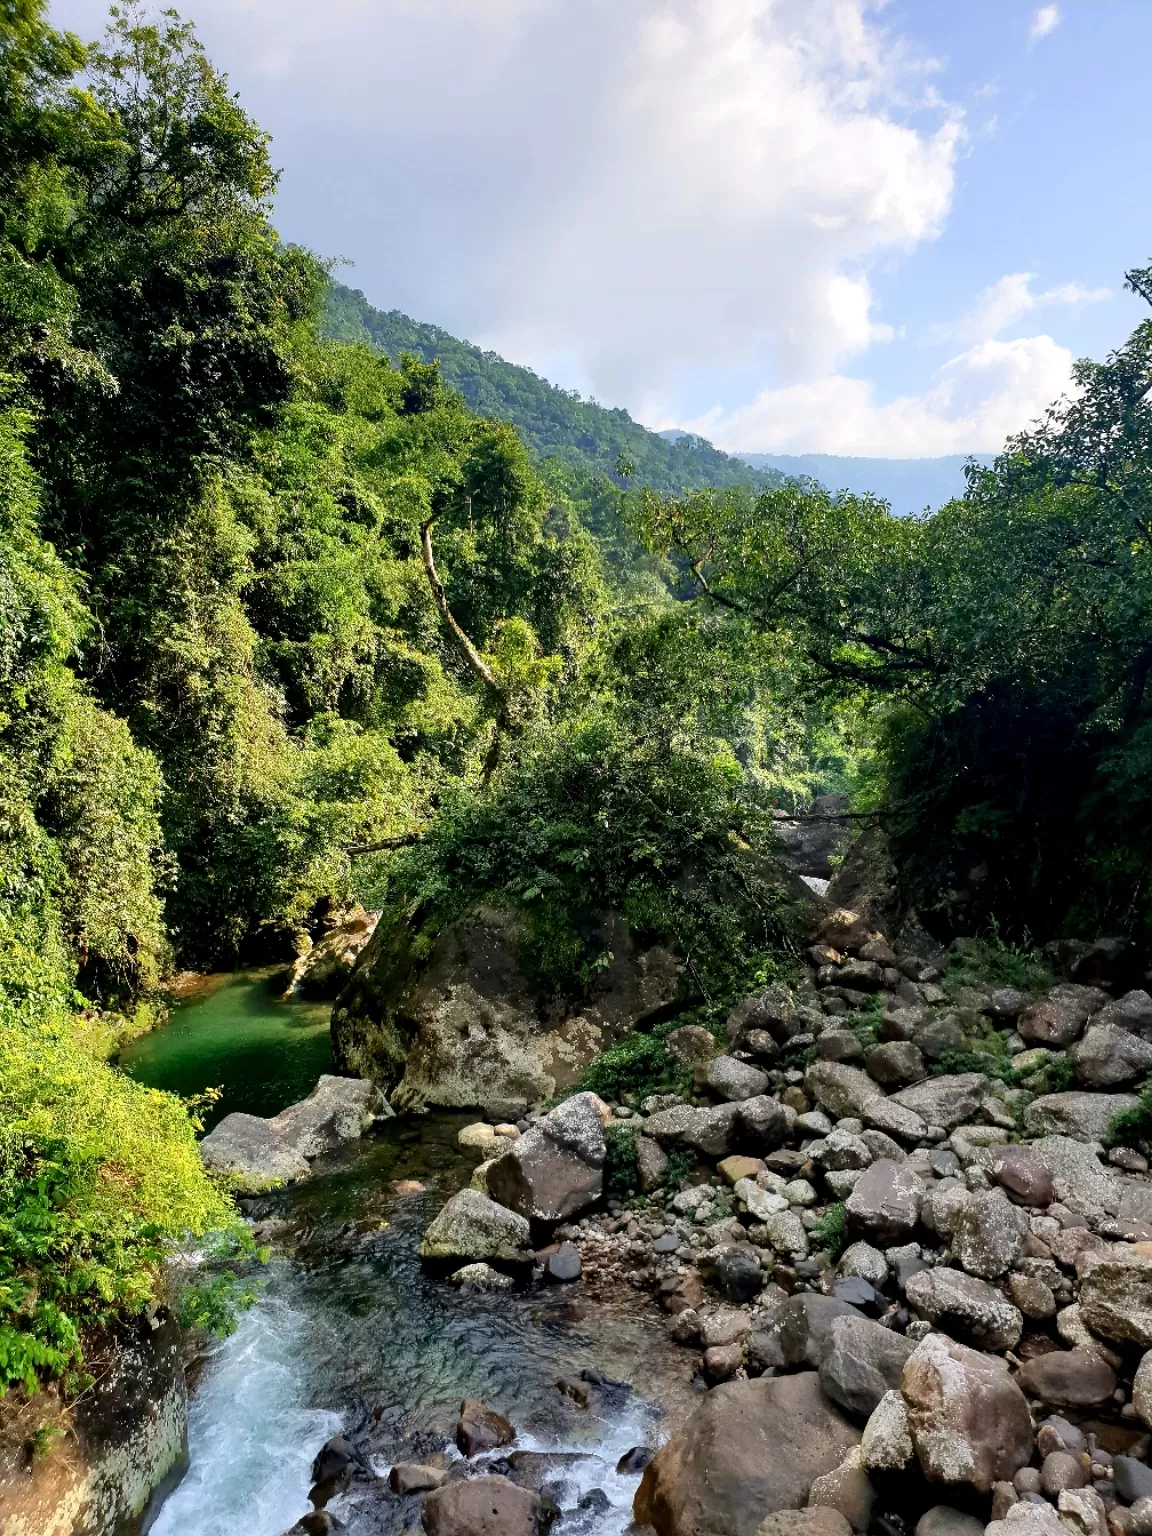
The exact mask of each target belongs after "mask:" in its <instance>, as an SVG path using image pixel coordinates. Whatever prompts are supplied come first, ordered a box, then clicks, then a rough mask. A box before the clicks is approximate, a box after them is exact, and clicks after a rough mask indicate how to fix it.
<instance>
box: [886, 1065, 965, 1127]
mask: <svg viewBox="0 0 1152 1536" xmlns="http://www.w3.org/2000/svg"><path fill="white" fill-rule="evenodd" d="M987 1091H988V1079H987V1078H986V1077H985V1076H984V1074H983V1072H961V1073H958V1074H956V1075H954V1076H952V1077H930V1078H928V1079H926V1080H925V1081H924V1082H922V1083H914V1084H913V1085H912V1087H911V1088H901V1090H900V1092H899V1093H894V1094H893V1095H892V1102H893V1103H894V1104H899V1105H900V1106H901V1107H902V1108H904V1109H910V1110H911V1111H912V1113H913V1114H914V1115H919V1116H920V1118H921V1120H923V1121H924V1122H925V1124H926V1125H942V1126H943V1127H944V1129H945V1130H946V1131H954V1130H955V1129H956V1127H957V1126H958V1125H966V1124H967V1123H968V1122H969V1121H970V1120H973V1119H975V1116H976V1112H977V1110H979V1108H980V1106H981V1105H982V1104H983V1102H984V1095H985V1094H986V1092H987ZM881 1129H883V1127H881Z"/></svg>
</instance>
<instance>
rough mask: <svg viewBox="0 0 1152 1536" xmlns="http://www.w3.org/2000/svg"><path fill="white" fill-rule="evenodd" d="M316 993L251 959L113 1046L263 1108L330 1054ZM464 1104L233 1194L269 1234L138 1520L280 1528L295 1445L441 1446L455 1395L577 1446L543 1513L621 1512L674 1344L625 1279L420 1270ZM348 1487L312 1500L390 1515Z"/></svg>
mask: <svg viewBox="0 0 1152 1536" xmlns="http://www.w3.org/2000/svg"><path fill="white" fill-rule="evenodd" d="M321 1008H322V1010H323V1013H324V1017H325V1018H326V1017H327V1005H321ZM316 1013H317V1008H316V1005H307V1004H297V1003H290V1004H285V1003H282V1002H280V1001H279V1000H278V999H277V998H276V996H275V994H274V992H273V991H272V990H271V989H270V987H269V984H268V978H267V977H266V976H264V975H260V974H253V975H248V976H238V977H234V978H230V979H228V980H227V981H224V982H222V983H218V984H217V985H215V986H212V987H208V988H205V989H204V990H203V991H202V992H201V993H199V994H196V995H194V996H193V997H192V998H190V1000H189V1001H187V1002H186V1003H183V1004H182V1005H181V1006H180V1007H178V1008H177V1009H175V1010H174V1013H173V1020H172V1022H171V1023H170V1024H168V1025H166V1026H165V1027H164V1028H162V1029H161V1030H158V1031H156V1032H155V1033H154V1034H153V1035H151V1036H148V1037H145V1041H143V1042H135V1044H134V1047H133V1049H132V1050H131V1052H126V1053H125V1060H124V1065H125V1067H126V1068H127V1069H128V1070H129V1071H131V1072H132V1074H133V1075H134V1076H136V1077H138V1078H139V1079H140V1080H141V1081H144V1082H148V1083H150V1084H152V1085H153V1086H157V1087H164V1088H175V1089H176V1091H179V1092H181V1093H192V1092H198V1091H200V1090H202V1089H203V1088H205V1087H207V1086H222V1087H223V1090H224V1092H223V1096H222V1099H221V1101H220V1105H219V1106H217V1115H218V1114H219V1113H220V1112H227V1110H228V1109H244V1110H248V1111H249V1112H250V1113H258V1114H271V1113H274V1112H275V1111H276V1110H277V1109H280V1108H283V1107H284V1105H285V1104H287V1103H290V1102H292V1101H294V1100H295V1099H299V1098H301V1097H303V1096H304V1094H305V1093H307V1092H308V1091H309V1090H310V1089H311V1087H312V1086H313V1085H314V1083H315V1080H316V1077H317V1076H318V1075H319V1073H320V1072H321V1071H323V1070H325V1069H326V1068H327V1065H328V1062H327V1059H326V1058H325V1057H324V1055H323V1053H324V1052H325V1051H326V1049H327V1037H326V1035H322V1034H321V1033H320V1032H319V1031H317V1030H316V1029H315V1014H316ZM309 1014H310V1015H311V1016H312V1017H311V1022H309V1019H308V1017H307V1015H309ZM226 1019H232V1020H233V1021H235V1023H236V1033H235V1034H233V1033H230V1032H229V1029H228V1028H227V1027H225V1025H224V1022H223V1021H224V1020H226ZM237 1036H239V1038H238V1037H237ZM145 1047H146V1048H145ZM301 1073H303V1076H301V1075H300V1074H301ZM475 1118H476V1117H475V1115H474V1114H438V1115H427V1116H418V1117H409V1118H400V1119H396V1120H391V1121H387V1122H385V1123H384V1124H383V1125H382V1126H381V1127H380V1128H379V1130H378V1132H376V1133H375V1134H372V1135H369V1136H368V1137H366V1138H365V1139H364V1140H363V1141H362V1142H360V1143H359V1144H357V1145H356V1146H355V1147H353V1148H352V1149H351V1150H349V1151H347V1152H344V1153H340V1154H333V1155H332V1156H330V1157H328V1158H325V1159H318V1160H317V1161H316V1163H315V1164H314V1165H313V1166H314V1177H313V1178H312V1179H311V1180H310V1181H309V1182H308V1183H306V1184H301V1185H298V1186H295V1187H294V1188H290V1189H286V1190H279V1191H274V1192H273V1193H271V1194H270V1195H267V1196H264V1197H262V1198H261V1199H259V1200H258V1201H254V1202H248V1205H249V1209H250V1214H252V1215H253V1216H254V1217H255V1218H256V1219H257V1220H258V1222H260V1223H261V1224H262V1226H261V1231H262V1232H264V1231H268V1232H270V1233H271V1236H270V1238H269V1239H268V1240H269V1241H271V1243H272V1245H273V1255H272V1258H271V1259H270V1261H269V1263H268V1265H267V1266H266V1270H265V1273H264V1284H263V1289H262V1293H261V1296H260V1299H259V1300H258V1301H257V1302H256V1304H255V1305H254V1306H253V1307H252V1308H251V1309H250V1310H249V1311H247V1312H246V1313H245V1314H244V1315H243V1316H242V1317H241V1319H240V1324H239V1327H238V1328H237V1330H236V1332H235V1333H234V1334H232V1335H231V1336H230V1337H229V1338H227V1339H225V1340H223V1341H222V1342H220V1343H218V1344H215V1345H214V1346H212V1347H211V1348H210V1349H209V1351H208V1354H207V1356H206V1358H205V1359H204V1360H203V1361H202V1362H201V1367H200V1368H199V1369H198V1370H197V1371H196V1372H195V1373H194V1379H195V1390H194V1392H193V1395H192V1400H191V1406H190V1420H189V1452H190V1465H189V1470H188V1473H187V1475H186V1476H185V1478H184V1480H183V1482H182V1483H181V1484H180V1485H179V1486H178V1487H177V1488H176V1489H175V1491H174V1492H173V1493H172V1494H171V1495H170V1496H169V1498H168V1499H167V1501H166V1502H165V1504H164V1506H163V1508H162V1509H161V1510H160V1513H159V1516H158V1518H157V1519H156V1522H155V1524H154V1525H153V1526H152V1532H153V1536H208V1533H209V1532H211V1533H213V1536H216V1533H219V1532H221V1531H224V1530H233V1529H235V1530H243V1532H244V1536H281V1533H282V1532H284V1531H286V1530H287V1529H288V1528H289V1527H290V1526H291V1525H292V1524H293V1523H294V1522H295V1521H296V1520H298V1519H300V1517H301V1516H302V1515H304V1514H306V1513H308V1511H309V1510H310V1508H311V1505H310V1503H309V1499H308V1491H309V1487H310V1483H311V1478H310V1467H311V1464H312V1459H313V1457H314V1456H315V1454H316V1451H317V1450H318V1449H319V1447H320V1446H321V1445H322V1444H323V1443H324V1441H325V1440H326V1439H328V1438H329V1437H330V1436H331V1435H334V1434H337V1433H350V1434H352V1435H353V1436H355V1437H356V1438H357V1441H358V1443H361V1444H365V1445H367V1447H368V1449H369V1455H370V1459H371V1463H372V1466H373V1468H374V1469H375V1470H376V1471H377V1472H379V1473H383V1474H384V1475H386V1474H387V1470H388V1467H389V1466H390V1465H391V1464H392V1463H393V1462H394V1461H399V1460H419V1459H421V1457H427V1456H429V1455H432V1454H434V1453H435V1452H439V1451H443V1450H445V1449H446V1448H447V1447H449V1446H450V1445H451V1441H452V1435H453V1429H454V1425H455V1419H456V1414H457V1411H458V1409H459V1404H460V1400H461V1398H462V1397H464V1396H466V1395H468V1396H474V1397H479V1398H482V1399H483V1400H484V1401H485V1402H486V1403H487V1404H488V1405H489V1406H490V1407H493V1408H495V1409H497V1410H498V1411H499V1412H501V1413H503V1414H505V1415H506V1416H507V1417H508V1418H509V1419H510V1420H511V1421H512V1423H513V1424H514V1425H515V1427H516V1429H517V1440H516V1448H517V1449H530V1450H531V1449H549V1450H553V1451H561V1452H567V1453H573V1452H579V1453H584V1456H585V1459H573V1460H572V1461H571V1463H570V1464H569V1465H567V1466H566V1467H565V1468H564V1476H563V1481H562V1484H561V1486H560V1488H559V1490H558V1493H559V1497H558V1502H559V1503H560V1506H561V1508H562V1509H564V1510H565V1511H571V1512H572V1513H571V1514H568V1515H566V1516H565V1517H563V1518H562V1519H561V1521H560V1522H559V1523H558V1524H557V1525H556V1526H555V1527H554V1530H555V1531H556V1532H557V1533H559V1532H562V1531H564V1530H566V1529H570V1530H571V1531H573V1532H577V1531H579V1532H581V1533H585V1532H588V1533H592V1532H595V1533H612V1532H622V1531H624V1530H626V1529H627V1528H628V1525H629V1522H630V1518H631V1504H632V1498H633V1495H634V1493H635V1490H636V1486H637V1484H638V1481H639V1478H638V1476H637V1475H627V1476H624V1475H618V1474H617V1473H616V1471H615V1467H616V1463H617V1461H618V1459H619V1458H620V1456H621V1455H622V1454H623V1453H624V1452H625V1451H627V1450H629V1449H630V1448H632V1447H633V1446H636V1445H654V1444H657V1443H659V1441H660V1440H662V1439H663V1438H664V1437H665V1436H666V1434H667V1432H668V1425H669V1423H670V1422H671V1421H674V1420H675V1419H677V1418H679V1417H680V1416H681V1415H682V1413H683V1412H684V1411H686V1409H687V1408H688V1407H689V1406H690V1404H691V1401H692V1397H691V1393H690V1391H689V1387H688V1381H687V1376H688V1372H687V1370H686V1366H685V1360H684V1355H683V1353H682V1352H681V1351H680V1350H678V1349H676V1347H675V1346H674V1345H671V1344H670V1343H669V1342H668V1341H667V1340H666V1338H665V1335H664V1330H663V1328H662V1326H661V1323H660V1321H659V1318H658V1317H657V1316H656V1315H655V1314H654V1312H653V1310H652V1306H651V1302H650V1301H649V1300H646V1299H644V1298H642V1297H640V1296H638V1295H635V1293H631V1292H629V1294H627V1295H622V1296H613V1297H612V1298H611V1299H610V1301H602V1300H597V1301H590V1300H587V1299H585V1298H584V1296H583V1295H582V1286H583V1282H581V1283H580V1284H577V1285H576V1286H567V1285H565V1286H548V1287H544V1286H542V1285H539V1284H534V1285H532V1286H529V1287H527V1288H525V1289H522V1290H517V1291H514V1292H509V1291H502V1292H493V1293H477V1292H474V1291H469V1292H467V1293H463V1292H461V1291H459V1290H457V1289H456V1288H455V1287H453V1286H451V1285H449V1284H447V1283H444V1282H443V1281H437V1280H434V1279H433V1278H431V1277H430V1276H428V1275H426V1274H425V1273H424V1272H423V1271H422V1269H421V1267H420V1263H419V1258H418V1248H419V1243H420V1238H421V1235H422V1233H423V1231H424V1229H425V1228H426V1227H427V1225H428V1224H429V1222H430V1221H431V1220H432V1218H433V1216H434V1215H435V1214H436V1212H437V1211H438V1210H439V1209H440V1207H441V1205H442V1204H443V1203H444V1201H445V1200H446V1199H447V1198H448V1196H449V1195H451V1194H452V1193H454V1192H455V1191H456V1190H457V1189H459V1188H461V1187H463V1186H464V1185H465V1184H467V1183H468V1182H469V1180H470V1178H471V1174H472V1169H473V1167H474V1166H475V1157H474V1155H473V1154H471V1153H467V1152H464V1151H463V1150H462V1149H461V1148H460V1147H459V1145H458V1143H457V1140H456V1137H457V1132H458V1131H459V1129H460V1127H461V1126H463V1125H466V1124H468V1123H469V1122H470V1121H472V1120H474V1119H475ZM581 1372H587V1373H588V1375H589V1376H590V1377H591V1379H592V1380H593V1381H596V1379H597V1376H598V1374H599V1375H600V1376H602V1377H603V1378H606V1381H605V1384H604V1385H602V1386H595V1387H593V1389H592V1391H591V1402H590V1404H589V1406H588V1407H587V1408H586V1409H580V1408H578V1407H577V1406H576V1405H575V1404H574V1403H573V1402H571V1401H570V1400H569V1399H568V1398H567V1397H565V1396H564V1395H563V1394H562V1393H561V1392H560V1391H558V1390H557V1387H556V1382H557V1380H558V1378H560V1377H565V1378H568V1379H573V1378H579V1377H580V1375H581ZM662 1425H663V1426H664V1427H663V1428H662V1427H661V1426H662ZM451 1454H452V1455H453V1456H454V1455H455V1454H456V1453H455V1451H454V1450H452V1451H451ZM595 1490H599V1493H597V1492H595ZM357 1497H364V1490H363V1488H361V1489H360V1490H359V1493H357V1492H355V1491H354V1492H353V1494H351V1495H348V1496H345V1497H344V1498H341V1499H338V1500H336V1501H334V1502H333V1503H332V1504H330V1505H329V1506H328V1508H329V1509H330V1511H331V1512H332V1513H333V1514H335V1515H337V1516H338V1517H339V1518H340V1519H342V1520H344V1521H346V1522H347V1525H348V1531H349V1536H357V1533H359V1532H364V1533H367V1532H372V1533H378V1532H380V1533H383V1532H389V1531H391V1530H392V1529H393V1527H392V1526H391V1525H389V1524H387V1523H386V1522H385V1523H381V1522H382V1519H383V1511H382V1510H381V1509H380V1508H377V1507H376V1506H374V1505H373V1502H372V1500H371V1498H370V1496H369V1497H367V1498H365V1502H364V1503H363V1505H362V1507H357V1504H356V1502H355V1501H356V1499H357ZM582 1498H587V1500H588V1502H586V1504H585V1506H584V1507H583V1508H579V1509H578V1506H579V1504H580V1500H581V1499H582ZM416 1524H418V1515H417V1517H416V1518H415V1519H412V1518H409V1520H408V1522H407V1524H402V1525H400V1526H398V1527H396V1529H398V1530H407V1529H409V1528H411V1527H412V1526H414V1525H416Z"/></svg>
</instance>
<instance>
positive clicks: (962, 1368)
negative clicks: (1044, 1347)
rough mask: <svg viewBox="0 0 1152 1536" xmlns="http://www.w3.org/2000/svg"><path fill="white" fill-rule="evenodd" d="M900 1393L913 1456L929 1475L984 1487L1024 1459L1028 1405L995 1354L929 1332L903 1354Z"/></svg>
mask: <svg viewBox="0 0 1152 1536" xmlns="http://www.w3.org/2000/svg"><path fill="white" fill-rule="evenodd" d="M901 1391H902V1395H903V1398H904V1402H905V1405H906V1407H907V1410H908V1430H909V1434H910V1436H911V1439H912V1444H913V1447H914V1449H915V1451H916V1456H917V1459H918V1460H919V1462H920V1466H921V1469H922V1470H923V1472H924V1475H925V1476H926V1477H928V1478H930V1479H931V1480H933V1481H936V1482H946V1483H969V1484H971V1486H972V1487H974V1488H976V1489H978V1490H979V1491H980V1492H981V1493H989V1492H991V1489H992V1484H993V1483H997V1482H1003V1481H1010V1480H1011V1479H1012V1477H1013V1475H1014V1474H1015V1472H1016V1471H1017V1470H1018V1469H1019V1468H1020V1467H1023V1466H1026V1465H1027V1464H1028V1462H1029V1461H1030V1460H1031V1457H1032V1445H1033V1441H1032V1425H1031V1421H1030V1419H1029V1415H1028V1404H1027V1403H1026V1402H1025V1400H1024V1394H1023V1393H1022V1392H1021V1391H1020V1388H1019V1387H1018V1386H1017V1385H1016V1383H1015V1382H1014V1381H1013V1380H1012V1377H1011V1376H1010V1375H1009V1373H1008V1367H1007V1366H1006V1365H1005V1364H1004V1362H1003V1361H1002V1360H999V1359H997V1358H996V1357H995V1356H993V1355H985V1354H981V1353H979V1352H978V1351H977V1350H974V1349H968V1348H966V1347H965V1346H964V1345H963V1344H957V1343H954V1342H953V1340H951V1339H949V1338H946V1337H945V1336H944V1335H943V1334H939V1333H930V1334H929V1335H928V1337H927V1338H926V1339H924V1340H923V1341H922V1342H921V1343H920V1344H918V1345H917V1347H916V1349H915V1350H914V1351H913V1353H912V1354H911V1355H910V1356H909V1358H908V1363H907V1364H906V1365H905V1367H904V1379H903V1384H902V1388H901Z"/></svg>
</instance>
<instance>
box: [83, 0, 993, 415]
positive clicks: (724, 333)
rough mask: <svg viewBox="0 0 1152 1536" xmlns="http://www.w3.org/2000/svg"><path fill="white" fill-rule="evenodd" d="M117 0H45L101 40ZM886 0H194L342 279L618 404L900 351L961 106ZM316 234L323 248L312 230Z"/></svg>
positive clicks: (284, 218) (295, 200)
mask: <svg viewBox="0 0 1152 1536" xmlns="http://www.w3.org/2000/svg"><path fill="white" fill-rule="evenodd" d="M103 3H104V0H57V3H56V4H55V5H54V8H53V15H54V17H56V18H57V19H59V20H60V21H61V22H70V21H74V20H75V19H76V18H77V17H78V16H82V17H83V20H84V22H85V25H84V27H83V30H85V31H89V32H90V31H92V30H94V29H95V28H96V27H97V25H98V21H97V14H98V11H99V10H100V9H102V7H103ZM881 9H882V7H881V5H880V3H879V0H722V3H717V0H627V3H621V0H326V3H325V4H324V5H322V6H317V5H316V4H315V3H314V0H194V3H193V4H192V14H193V15H194V16H195V18H196V20H197V24H198V26H199V27H200V29H201V33H202V35H203V36H204V38H205V41H206V42H207V44H208V46H209V49H210V51H211V53H212V55H213V57H214V58H216V59H217V60H218V61H219V62H220V63H221V64H222V65H223V66H225V67H227V68H228V69H229V71H230V73H231V75H232V78H233V83H234V84H235V85H237V86H238V87H239V88H240V89H241V94H242V99H243V100H244V102H245V104H246V105H247V106H249V109H250V110H252V111H253V112H254V113H255V115H256V116H257V117H258V118H259V120H260V121H261V122H262V123H264V124H265V126H267V127H268V128H269V129H270V130H271V131H272V133H273V135H274V154H275V156H276V158H277V160H278V161H279V163H281V164H286V165H287V166H288V167H289V169H290V174H289V175H288V176H286V178H285V181H284V184H283V188H282V192H281V197H280V205H279V206H280V214H279V218H280V224H281V227H282V229H283V231H284V233H285V234H287V235H288V236H289V237H292V238H301V237H303V238H306V239H310V243H312V244H313V245H314V246H318V247H319V248H320V249H321V250H322V251H325V252H329V253H337V254H343V255H347V256H351V257H353V258H355V261H356V266H355V267H354V268H353V269H352V270H351V271H350V272H344V273H342V274H341V275H342V276H343V277H344V279H345V280H346V281H350V282H351V283H353V284H354V285H356V286H360V287H363V288H364V289H365V291H366V292H367V293H368V295H369V297H370V298H372V299H373V300H374V301H375V302H377V303H379V304H382V305H383V306H384V307H392V306H396V307H398V308H402V309H405V310H407V311H408V312H409V313H411V314H414V315H416V316H418V317H420V318H426V319H432V320H436V321H438V322H439V323H440V324H442V325H444V326H446V327H447V328H448V329H450V330H453V331H455V332H456V333H457V334H464V335H467V336H469V337H471V338H472V339H473V340H477V341H480V342H482V343H483V344H485V345H489V346H492V347H495V348H497V349H498V350H500V351H502V352H504V353H505V354H506V355H509V356H511V357H514V358H516V359H517V360H520V361H526V362H530V363H532V364H533V365H534V366H536V367H538V368H542V369H543V370H545V371H549V372H555V373H559V374H560V375H561V376H562V377H563V378H564V380H565V382H568V383H575V384H577V385H579V386H581V387H584V388H588V389H592V390H594V391H595V393H596V394H597V395H598V396H599V397H600V398H602V399H606V400H610V401H612V402H618V401H623V402H625V403H630V404H632V405H633V406H635V405H636V403H637V402H639V401H642V400H645V399H662V400H665V401H668V400H671V399H673V398H675V397H676V392H677V381H678V380H680V379H683V378H684V377H686V376H688V375H692V374H696V373H698V372H699V370H707V369H722V370H738V369H746V370H749V371H752V372H753V373H754V376H759V377H765V376H770V377H774V378H776V379H778V380H779V381H780V382H781V383H785V384H790V383H800V382H803V381H810V380H813V379H816V378H820V377H821V376H823V375H825V374H827V373H828V372H829V371H830V370H832V369H834V368H836V367H837V366H840V365H841V364H842V363H843V361H844V360H845V359H847V358H850V357H852V356H855V355H858V354H859V353H861V352H862V351H863V350H864V349H865V348H866V347H868V346H869V345H871V344H872V343H874V342H877V341H882V340H885V339H886V338H888V337H889V336H890V335H891V330H890V328H889V326H888V325H886V324H884V323H882V322H881V321H880V320H879V319H878V318H877V317H876V315H875V314H874V308H875V306H874V301H873V293H872V288H871V285H870V282H869V276H868V273H869V268H870V266H871V265H872V264H873V263H874V262H876V261H877V260H879V259H887V258H889V257H890V256H892V255H893V254H896V255H901V254H903V253H907V252H910V251H911V250H913V249H914V248H915V247H916V246H917V245H919V244H921V243H922V242H924V241H928V240H932V239H934V238H935V237H936V235H937V234H938V233H939V231H940V230H941V228H942V226H943V223H944V220H945V218H946V216H947V214H948V212H949V209H950V206H951V201H952V195H953V174H954V166H955V162H956V157H957V149H958V144H959V142H960V140H961V138H962V135H963V129H962V125H961V121H960V118H959V116H958V115H957V114H956V113H954V112H953V111H951V110H950V109H949V108H948V107H947V106H946V105H944V104H941V103H940V101H939V100H938V98H936V97H935V96H934V95H933V93H932V92H931V90H930V85H929V76H930V74H931V73H932V70H933V67H934V66H933V65H932V62H931V61H930V60H925V59H920V58H916V57H914V56H913V55H912V54H911V53H910V51H909V50H908V48H907V46H906V45H904V44H903V43H902V41H901V39H900V38H899V37H898V36H896V35H894V34H893V33H891V32H889V31H886V30H884V28H883V27H882V25H881V22H880V19H879V17H878V12H879V11H880V10H881ZM317 231H321V233H320V235H319V236H318V235H317V233H316V232H317Z"/></svg>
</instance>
